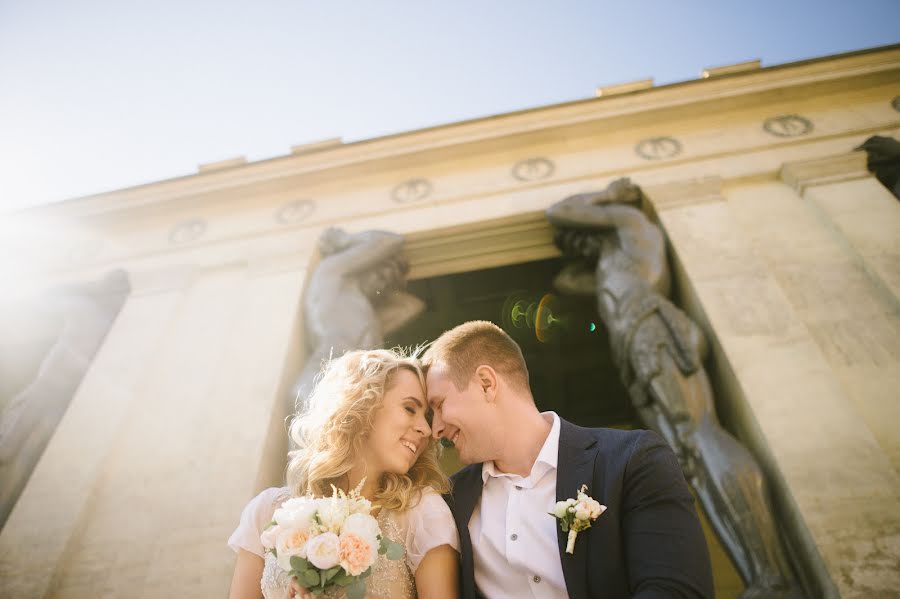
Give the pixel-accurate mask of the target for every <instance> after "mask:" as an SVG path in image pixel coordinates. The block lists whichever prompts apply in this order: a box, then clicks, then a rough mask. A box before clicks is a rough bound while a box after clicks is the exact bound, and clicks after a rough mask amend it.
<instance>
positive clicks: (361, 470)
mask: <svg viewBox="0 0 900 599" xmlns="http://www.w3.org/2000/svg"><path fill="white" fill-rule="evenodd" d="M424 388H425V382H424V377H423V375H422V371H421V370H420V369H419V366H418V364H417V362H416V361H415V360H414V359H411V358H405V357H403V356H402V355H401V354H399V353H397V352H395V351H392V350H371V351H352V352H348V353H346V354H344V355H343V356H342V357H340V358H336V359H334V360H332V361H331V362H330V363H328V364H327V365H326V366H325V369H324V372H323V374H322V377H321V379H320V381H319V382H318V384H317V385H316V388H315V390H314V391H313V393H312V395H311V396H310V398H309V401H308V403H307V406H306V408H305V409H304V410H301V412H300V413H298V414H297V415H296V416H295V417H294V420H293V422H292V423H291V427H290V435H291V438H292V439H293V441H294V442H295V443H296V444H297V447H298V449H296V450H294V451H292V452H290V454H289V457H290V461H289V463H288V467H287V486H286V487H282V488H270V489H266V490H265V491H263V492H262V493H260V494H259V495H257V496H256V497H255V498H253V499H252V500H251V501H250V503H248V504H247V506H246V507H245V508H244V511H243V513H242V514H241V520H240V523H239V524H238V527H237V529H236V530H235V531H234V533H233V534H232V535H231V538H229V540H228V545H229V546H230V547H231V548H232V549H233V550H234V551H236V552H237V554H238V556H237V562H236V563H235V567H234V576H233V578H232V581H231V593H230V595H229V597H230V598H231V599H245V598H251V597H252V598H259V597H263V598H264V599H285V598H288V597H293V596H295V595H296V596H301V595H307V594H308V593H306V591H305V590H301V589H300V588H299V586H298V585H297V583H296V581H292V580H291V579H290V578H289V577H288V576H287V575H286V574H285V573H284V572H283V571H281V570H280V569H279V568H278V565H277V563H276V560H275V559H274V556H273V555H272V554H271V553H265V552H264V549H263V546H262V544H261V542H260V534H261V533H262V532H263V530H264V529H265V528H266V527H267V526H268V524H269V522H270V521H271V520H272V515H273V513H274V511H275V509H276V508H277V507H279V506H280V505H281V502H282V501H284V500H285V499H287V498H288V497H290V496H292V495H294V496H299V495H304V494H306V493H312V494H313V495H317V496H326V495H327V496H330V495H331V485H334V486H336V487H337V488H339V489H343V490H344V491H350V490H351V489H353V488H355V487H356V486H357V485H358V484H359V483H360V482H361V481H363V480H365V482H364V483H363V487H362V495H363V496H365V497H366V498H367V499H369V500H370V501H371V502H372V504H373V506H375V509H374V510H373V515H374V516H375V517H376V519H377V520H378V524H379V525H380V526H381V530H382V533H383V534H384V535H385V536H387V537H388V538H389V539H391V540H393V541H396V542H398V543H401V544H402V545H403V546H404V548H405V549H406V556H405V559H403V560H399V561H390V560H388V559H386V557H385V556H383V555H380V556H378V559H377V561H376V562H375V565H374V566H373V567H372V575H371V576H369V577H368V578H367V579H366V598H367V599H393V598H397V599H400V598H408V599H414V598H415V597H417V596H418V597H427V598H432V597H435V598H443V597H453V598H455V597H458V595H459V591H458V588H459V583H458V572H459V553H458V551H459V537H458V535H457V531H456V526H455V525H454V522H453V517H452V516H451V514H450V509H449V508H448V507H447V504H446V503H444V500H443V499H442V498H441V494H442V493H445V492H446V491H447V489H448V485H449V483H448V481H447V477H446V475H444V473H443V472H442V471H441V469H440V466H439V465H438V462H437V456H436V445H435V442H434V440H433V439H432V437H431V427H430V425H429V421H430V408H429V407H428V405H427V403H426V400H425V391H424ZM375 510H378V511H377V512H376V511H375Z"/></svg>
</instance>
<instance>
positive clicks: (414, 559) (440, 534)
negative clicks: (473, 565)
mask: <svg viewBox="0 0 900 599" xmlns="http://www.w3.org/2000/svg"><path fill="white" fill-rule="evenodd" d="M408 518H409V520H408V522H409V527H408V528H407V530H406V561H407V563H408V564H409V569H410V570H411V571H412V573H413V574H415V573H416V569H417V568H418V567H419V564H420V563H422V560H423V559H424V558H425V554H426V553H428V552H429V551H431V550H432V549H434V548H435V547H440V546H441V545H450V546H451V547H452V548H453V549H455V550H456V551H459V533H458V532H457V530H456V523H455V522H454V521H453V514H451V513H450V508H449V507H447V504H446V503H445V502H444V499H443V498H442V497H441V496H440V495H438V494H437V491H434V490H433V489H431V488H428V489H426V490H425V491H423V493H422V498H421V499H420V500H419V503H418V504H416V506H415V507H413V508H410V510H409V512H408Z"/></svg>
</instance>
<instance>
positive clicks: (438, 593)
mask: <svg viewBox="0 0 900 599" xmlns="http://www.w3.org/2000/svg"><path fill="white" fill-rule="evenodd" d="M416 592H417V593H418V595H419V599H457V598H458V597H459V553H457V551H456V549H454V548H453V547H451V546H450V545H439V546H438V547H435V548H433V549H431V550H430V551H429V552H428V553H426V554H425V557H424V558H422V562H421V563H420V564H419V567H418V568H417V569H416Z"/></svg>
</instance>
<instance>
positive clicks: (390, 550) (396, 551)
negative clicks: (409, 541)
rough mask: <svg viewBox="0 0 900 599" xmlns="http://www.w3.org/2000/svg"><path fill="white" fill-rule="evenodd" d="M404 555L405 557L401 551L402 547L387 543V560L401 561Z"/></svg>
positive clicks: (402, 550)
mask: <svg viewBox="0 0 900 599" xmlns="http://www.w3.org/2000/svg"><path fill="white" fill-rule="evenodd" d="M404 555H406V550H405V549H403V545H401V544H400V543H394V542H393V541H388V547H387V558H388V559H389V560H398V559H403V556H404Z"/></svg>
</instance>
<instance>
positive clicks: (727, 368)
mask: <svg viewBox="0 0 900 599" xmlns="http://www.w3.org/2000/svg"><path fill="white" fill-rule="evenodd" d="M645 192H646V193H647V195H648V197H649V198H650V200H651V202H652V203H653V204H654V207H655V209H656V212H657V215H658V218H659V221H660V222H661V224H662V225H663V227H664V228H665V231H666V233H667V236H668V238H669V241H670V244H671V248H672V254H673V258H674V262H675V269H676V273H677V275H676V278H677V280H678V283H679V287H680V292H681V295H682V305H683V306H685V307H686V308H687V310H688V312H689V313H690V314H691V316H692V317H694V318H695V319H697V321H698V322H700V323H701V325H702V326H703V328H704V329H705V332H706V333H707V335H708V337H709V339H710V341H711V344H712V349H713V352H714V356H715V360H714V362H715V365H716V373H715V374H716V379H717V382H718V383H719V386H720V387H721V388H723V389H725V390H726V393H727V394H728V395H729V396H730V397H731V398H732V401H731V402H730V405H728V406H720V410H721V412H722V416H723V420H725V421H726V422H727V423H728V424H730V425H731V428H732V430H734V432H736V433H737V434H738V436H739V438H741V440H742V441H743V442H744V443H745V444H746V445H747V446H748V447H750V448H751V450H752V451H753V453H754V455H755V456H756V457H757V460H759V462H760V463H761V464H762V465H763V468H764V470H766V474H767V476H768V478H769V480H771V481H772V482H773V491H774V495H775V503H776V509H777V511H778V512H779V517H780V519H781V521H782V523H783V525H784V527H785V529H786V532H787V533H788V537H789V540H790V542H791V545H792V549H793V552H794V554H795V557H799V558H800V559H799V560H795V561H798V562H799V563H801V564H802V565H803V569H804V571H803V572H800V573H799V574H800V576H801V578H802V579H804V580H805V581H806V585H807V586H808V587H809V589H810V591H811V593H812V595H813V596H816V597H837V596H843V597H868V596H875V595H877V594H878V593H881V592H887V591H889V590H893V589H896V588H898V586H900V580H898V574H897V572H896V567H895V565H896V563H897V555H898V553H897V552H898V549H897V547H898V545H897V541H898V534H900V517H898V516H896V509H895V508H893V507H890V506H896V505H897V504H898V500H900V487H898V479H897V474H896V470H895V469H894V466H893V465H892V463H891V461H890V459H889V456H888V454H887V453H886V451H885V448H884V446H883V445H882V444H881V443H880V442H879V439H878V436H877V435H876V434H875V433H874V432H873V428H872V426H870V423H869V422H868V421H867V419H866V418H865V417H864V414H863V413H861V411H860V409H859V407H858V405H857V403H856V402H855V401H854V399H853V396H852V395H851V393H848V390H847V386H846V385H845V383H844V382H843V381H842V380H841V376H840V374H839V372H838V371H836V369H835V368H834V365H833V363H832V361H831V360H830V359H829V355H828V351H827V350H826V349H825V348H824V346H823V344H822V341H821V337H822V333H820V332H818V330H817V328H816V326H814V325H815V324H816V323H821V324H822V325H823V326H824V325H825V323H828V322H832V323H833V322H843V321H844V320H846V318H844V317H850V316H853V315H854V314H855V315H856V316H859V310H858V308H857V306H864V307H865V310H864V311H865V314H866V316H865V318H870V319H872V321H873V322H877V323H880V326H881V327H882V328H884V329H887V330H890V329H892V328H893V327H896V326H897V323H898V321H897V316H896V312H894V313H893V315H892V314H891V312H890V310H887V311H885V310H884V308H885V307H887V305H886V304H884V303H883V300H884V298H883V297H882V296H883V294H882V293H881V292H880V291H878V289H877V286H873V285H872V284H871V282H870V281H864V280H863V279H861V278H860V277H862V274H863V273H862V272H861V271H860V270H859V269H858V268H856V267H855V266H852V264H853V261H852V260H851V259H850V258H849V257H848V255H847V252H846V249H847V246H846V243H845V242H844V241H842V240H841V239H840V238H837V237H835V235H834V231H833V228H832V227H830V226H826V224H825V223H823V220H822V219H821V214H820V212H821V211H820V210H819V209H818V208H816V206H815V205H814V204H813V203H812V202H813V200H809V199H807V200H805V199H803V198H801V197H800V196H799V195H798V194H797V193H796V191H795V190H794V189H792V188H791V187H790V186H789V185H786V184H785V183H783V182H780V181H771V180H769V181H758V182H750V183H746V184H744V185H739V186H732V187H730V188H726V189H723V188H722V185H721V182H720V181H719V180H718V179H708V180H702V181H690V182H686V183H684V184H680V185H666V186H660V187H657V188H645ZM888 253H890V252H888ZM863 278H864V277H863ZM876 305H878V306H881V308H875V306H876ZM879 310H881V311H880V312H879ZM878 314H880V316H878ZM841 326H849V324H847V325H843V324H842V325H841ZM824 328H825V329H826V330H827V328H828V327H827V326H825V327H824ZM849 330H852V331H854V332H855V331H857V330H858V329H857V328H853V327H852V326H851V327H850V329H849ZM854 334H855V333H854ZM896 338H897V335H896V334H895V335H894V339H896ZM867 351H872V350H871V349H870V350H867ZM874 351H875V352H876V354H877V353H878V352H884V351H891V350H889V349H887V350H886V349H883V348H880V347H877V348H875V349H874ZM877 376H878V377H880V379H879V381H880V382H876V383H872V384H874V385H877V386H880V385H890V381H891V380H893V379H892V378H891V377H892V376H893V375H891V374H889V373H880V374H878V375H877ZM893 388H896V386H894V387H893ZM888 410H889V408H888Z"/></svg>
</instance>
